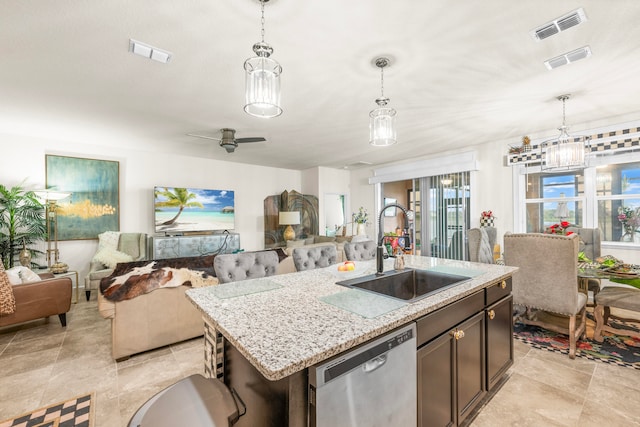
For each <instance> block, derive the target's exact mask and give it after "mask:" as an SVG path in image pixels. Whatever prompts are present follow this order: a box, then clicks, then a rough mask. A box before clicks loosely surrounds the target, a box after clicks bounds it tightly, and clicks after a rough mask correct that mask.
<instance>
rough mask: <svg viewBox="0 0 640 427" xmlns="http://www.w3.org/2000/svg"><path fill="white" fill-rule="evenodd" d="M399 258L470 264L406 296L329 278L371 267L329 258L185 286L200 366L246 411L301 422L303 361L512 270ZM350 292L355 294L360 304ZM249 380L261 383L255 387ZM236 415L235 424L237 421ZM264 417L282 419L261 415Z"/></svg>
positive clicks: (415, 263) (388, 264)
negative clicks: (321, 264)
mask: <svg viewBox="0 0 640 427" xmlns="http://www.w3.org/2000/svg"><path fill="white" fill-rule="evenodd" d="M405 262H406V265H407V267H412V268H417V269H449V271H450V272H454V273H455V272H462V271H467V272H473V277H471V279H470V280H467V281H465V282H463V283H460V284H458V285H456V286H453V287H450V288H446V289H444V290H441V291H439V292H437V293H434V294H433V295H429V296H427V297H425V298H423V299H420V300H417V301H415V302H413V303H405V302H400V301H399V300H396V299H393V298H388V297H382V296H377V295H375V296H372V295H371V294H370V293H368V292H364V291H357V290H351V289H347V288H345V287H343V286H340V285H336V284H335V283H336V282H337V281H340V280H342V279H347V278H351V277H354V276H356V275H365V274H371V273H373V272H375V262H374V261H361V262H358V263H357V269H356V271H355V272H347V273H343V272H338V271H337V266H335V265H334V266H330V267H327V268H324V269H317V270H309V271H305V272H298V273H292V274H283V275H277V276H271V277H268V278H264V279H253V280H248V281H244V282H236V283H230V284H225V285H220V286H217V287H210V288H200V289H193V290H189V291H188V292H187V295H188V297H189V298H190V299H191V300H192V301H193V303H194V304H195V305H196V306H197V307H198V308H199V310H200V311H201V312H202V314H203V318H204V320H205V337H206V343H207V344H206V350H205V352H206V353H207V354H206V355H205V371H206V372H207V373H208V374H209V375H210V376H216V377H218V378H220V379H223V380H224V381H225V383H226V384H227V385H229V386H231V387H233V388H236V390H237V391H238V394H239V395H240V397H241V398H242V399H243V400H245V403H246V405H247V408H248V412H249V411H252V412H253V413H254V414H255V413H260V414H262V413H263V412H264V413H269V412H272V414H271V415H264V416H263V415H261V417H260V419H269V418H271V419H279V420H280V422H282V420H286V422H285V424H284V425H289V426H305V425H307V415H308V414H307V412H308V409H307V406H308V405H307V401H308V396H307V388H308V379H307V368H309V367H312V366H313V365H315V364H318V363H320V362H323V361H325V360H327V359H329V358H331V357H333V356H335V355H338V354H340V353H343V352H345V351H347V350H350V349H352V348H354V347H356V346H358V345H360V344H363V343H366V342H368V341H370V340H372V339H374V338H376V337H378V336H380V335H382V334H384V333H386V332H388V331H392V330H394V329H396V328H399V327H401V326H404V325H407V324H409V323H410V322H413V321H416V320H418V319H420V318H423V317H424V316H425V315H428V314H429V313H431V312H434V311H436V310H438V309H440V308H443V307H445V306H449V305H451V304H453V303H455V302H456V301H460V300H462V299H464V298H465V297H468V296H472V295H475V294H478V292H479V291H482V290H483V289H484V288H487V287H489V286H491V285H492V284H496V283H500V282H504V281H505V280H507V279H508V278H509V277H510V276H511V274H512V273H513V272H514V271H515V270H516V269H515V268H513V267H506V266H499V265H489V264H478V263H471V262H465V261H455V260H446V259H439V258H429V257H419V256H405ZM392 267H393V259H388V260H385V271H387V270H391V269H392ZM354 293H355V294H354ZM354 295H355V296H356V300H353V297H354ZM343 296H344V298H342V297H343ZM358 296H362V298H363V300H362V304H361V306H360V307H359V306H358V301H357V297H358ZM372 297H375V298H373V299H372ZM342 300H350V301H351V302H350V305H349V304H347V305H341V303H340V301H342ZM354 301H355V302H354ZM483 301H484V299H483ZM220 336H221V337H223V338H224V339H223V340H222V342H221V340H220ZM256 381H259V382H260V383H261V384H260V386H259V387H258V386H256V384H255V382H256ZM242 384H245V388H246V384H253V386H251V387H249V388H251V389H253V391H252V392H251V393H255V394H256V396H257V397H256V399H257V400H256V401H254V399H252V398H247V397H246V396H245V395H243V394H242V391H241V390H239V389H238V388H240V387H242ZM256 390H258V391H256ZM258 406H259V408H258ZM274 408H275V409H274ZM247 415H248V416H249V414H247ZM243 418H245V417H241V418H240V421H239V423H238V426H242V425H245V424H242V423H243ZM247 419H251V418H250V417H248V418H247ZM256 419H257V418H256ZM246 425H258V424H253V423H252V424H249V423H247V424H246ZM264 425H283V424H275V423H271V422H268V421H267V422H265V424H264Z"/></svg>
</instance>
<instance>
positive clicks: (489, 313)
mask: <svg viewBox="0 0 640 427" xmlns="http://www.w3.org/2000/svg"><path fill="white" fill-rule="evenodd" d="M487 315H488V316H489V320H493V318H494V317H496V312H495V311H493V310H489V311H488V312H487Z"/></svg>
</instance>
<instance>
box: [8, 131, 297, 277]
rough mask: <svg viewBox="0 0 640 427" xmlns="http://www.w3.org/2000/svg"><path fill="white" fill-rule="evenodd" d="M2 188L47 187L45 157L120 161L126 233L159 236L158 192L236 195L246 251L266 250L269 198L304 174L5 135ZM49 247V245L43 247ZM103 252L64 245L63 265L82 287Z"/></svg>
mask: <svg viewBox="0 0 640 427" xmlns="http://www.w3.org/2000/svg"><path fill="white" fill-rule="evenodd" d="M0 137H2V139H3V141H4V142H3V145H4V147H3V148H4V150H3V151H4V152H3V155H2V156H0V183H1V184H3V185H5V186H8V187H11V186H14V185H16V184H19V183H21V182H22V181H23V180H24V179H25V178H28V180H27V182H26V183H25V186H27V187H29V188H31V189H36V188H44V185H45V154H55V155H63V156H70V157H83V158H91V159H105V160H116V161H119V162H120V231H125V232H127V231H128V232H145V233H148V234H150V235H152V234H153V230H154V229H153V187H154V186H156V185H167V186H185V187H193V188H211V189H221V190H226V189H228V190H234V191H235V203H236V229H235V231H236V232H238V233H240V243H241V247H242V248H243V249H245V250H258V249H263V248H264V203H263V201H264V199H265V197H267V196H270V195H274V194H280V193H282V192H283V191H284V190H291V189H299V188H300V187H301V172H300V171H297V170H289V169H276V168H268V167H261V166H255V165H245V164H240V163H230V162H223V161H217V160H211V159H203V158H199V157H189V156H186V155H184V156H183V155H173V154H163V153H159V152H149V151H137V150H135V149H134V148H122V147H118V148H117V149H113V148H109V147H101V146H92V145H89V144H77V143H68V142H64V141H54V140H42V139H34V138H26V137H16V136H13V135H0ZM43 247H44V246H43ZM96 248H97V240H76V241H63V242H60V243H59V249H60V260H61V261H62V262H65V263H67V264H69V266H70V269H71V270H77V271H79V272H80V273H79V275H80V282H81V284H82V283H84V276H85V275H86V272H87V270H88V267H89V261H90V259H91V257H92V256H93V254H94V253H95V250H96Z"/></svg>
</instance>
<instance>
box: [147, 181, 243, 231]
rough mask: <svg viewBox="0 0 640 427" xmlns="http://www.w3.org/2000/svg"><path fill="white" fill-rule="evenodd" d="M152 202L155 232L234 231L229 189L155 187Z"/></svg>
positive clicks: (231, 199)
mask: <svg viewBox="0 0 640 427" xmlns="http://www.w3.org/2000/svg"><path fill="white" fill-rule="evenodd" d="M153 199H154V221H155V232H156V233H164V234H175V233H184V232H204V231H216V230H220V231H223V230H233V229H234V228H235V200H234V192H233V191H231V190H205V189H201V188H184V187H160V186H156V187H154V191H153Z"/></svg>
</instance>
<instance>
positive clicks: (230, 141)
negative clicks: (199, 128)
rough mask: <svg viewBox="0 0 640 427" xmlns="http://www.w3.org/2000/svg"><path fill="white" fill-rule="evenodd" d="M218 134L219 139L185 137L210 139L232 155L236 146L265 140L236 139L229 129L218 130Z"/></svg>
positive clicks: (198, 136) (234, 131) (258, 138)
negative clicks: (218, 142)
mask: <svg viewBox="0 0 640 427" xmlns="http://www.w3.org/2000/svg"><path fill="white" fill-rule="evenodd" d="M220 132H222V137H221V138H215V137H213V136H206V135H197V134H194V133H188V134H187V135H189V136H195V137H196V138H204V139H212V140H214V141H220V146H221V147H223V148H224V149H225V150H227V153H233V152H234V151H235V150H236V148H237V147H238V144H242V143H245V142H262V141H266V139H264V138H263V137H261V136H258V137H253V138H236V130H235V129H230V128H223V129H220Z"/></svg>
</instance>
